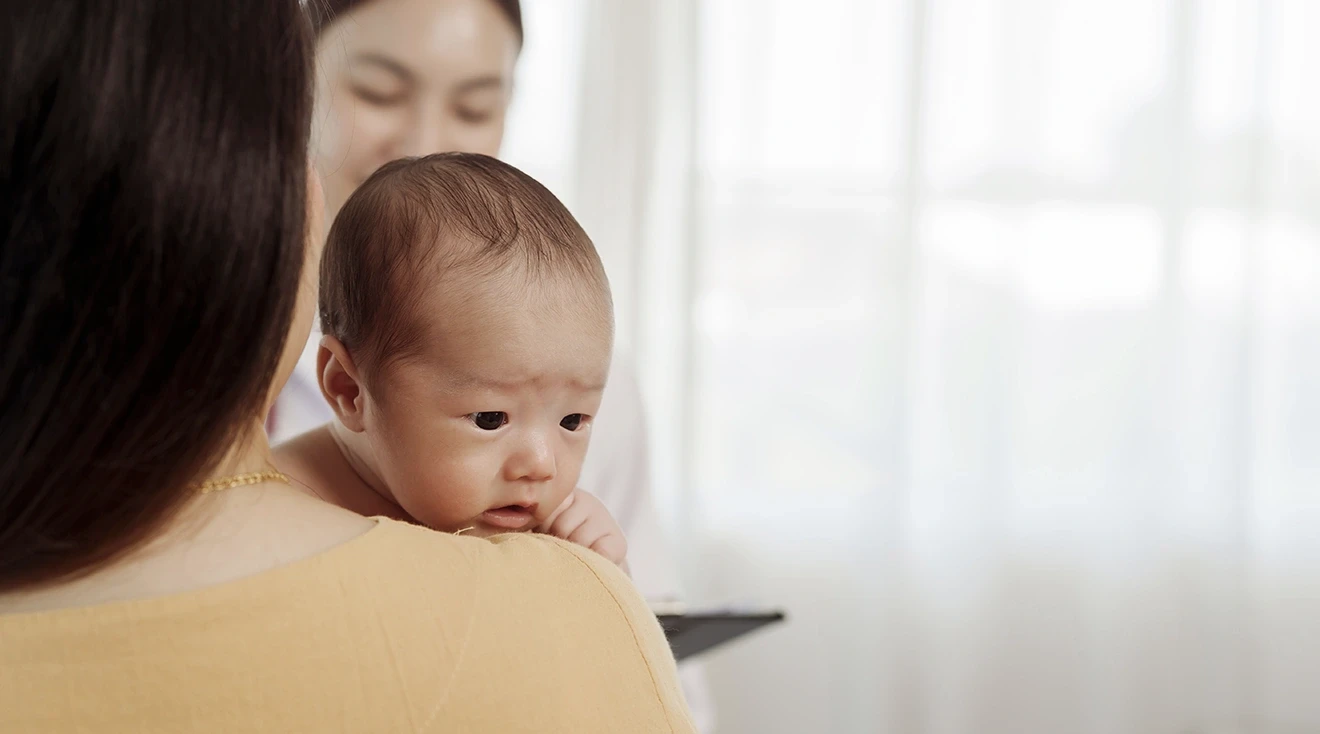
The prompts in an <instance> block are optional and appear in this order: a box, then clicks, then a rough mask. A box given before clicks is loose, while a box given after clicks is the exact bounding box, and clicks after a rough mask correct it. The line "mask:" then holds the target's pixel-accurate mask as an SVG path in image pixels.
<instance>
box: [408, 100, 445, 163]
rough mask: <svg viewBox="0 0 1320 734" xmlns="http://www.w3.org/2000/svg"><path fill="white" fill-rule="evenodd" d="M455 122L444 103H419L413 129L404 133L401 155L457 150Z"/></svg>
mask: <svg viewBox="0 0 1320 734" xmlns="http://www.w3.org/2000/svg"><path fill="white" fill-rule="evenodd" d="M454 123H455V121H454V120H452V119H450V115H449V114H448V113H447V112H446V111H445V108H444V107H443V106H442V105H440V104H437V103H427V104H420V105H418V107H417V111H416V114H415V115H414V116H413V120H412V126H411V129H409V130H408V131H407V133H406V134H405V135H404V139H403V141H402V146H401V148H402V149H401V150H400V151H399V155H400V156H410V157H411V156H424V155H430V154H432V153H445V152H448V151H451V150H457V148H456V147H455V142H454V135H453V131H454Z"/></svg>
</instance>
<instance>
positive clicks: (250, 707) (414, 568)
mask: <svg viewBox="0 0 1320 734" xmlns="http://www.w3.org/2000/svg"><path fill="white" fill-rule="evenodd" d="M691 731H693V728H692V725H691V722H690V720H689V718H688V714H687V709H686V707H685V705H684V703H683V698H682V694H681V693H680V692H679V688H678V681H677V677H676V673H675V668H674V661H673V656H672V655H671V654H670V652H669V649H668V647H667V646H666V644H665V640H664V635H663V633H662V632H661V630H660V628H659V626H658V625H657V623H656V620H655V617H654V616H653V615H652V614H651V613H650V611H649V610H648V609H647V608H646V606H645V604H644V603H643V601H642V600H641V598H640V597H639V596H638V595H637V593H636V591H634V590H633V589H632V587H631V585H630V583H629V582H628V580H627V578H626V577H625V576H624V575H623V574H622V573H621V572H619V571H618V569H616V568H614V567H613V566H612V565H610V564H609V563H608V562H606V561H604V560H603V559H601V558H599V557H597V556H596V555H595V554H593V553H591V552H590V551H586V550H583V549H581V548H578V547H577V546H573V545H570V544H568V543H564V542H561V541H558V540H555V539H553V538H548V537H545V536H530V535H516V536H503V537H499V538H496V539H494V540H482V539H479V538H464V537H455V536H450V535H444V534H440V533H435V532H432V531H429V530H425V529H423V528H418V527H414V526H411V525H406V524H404V523H399V522H395V521H391V520H385V519H381V520H379V525H378V526H377V527H376V528H374V529H372V530H370V531H368V532H367V533H366V534H364V535H362V536H360V537H358V538H357V539H354V540H352V541H349V542H348V543H345V544H344V545H341V546H339V547H337V548H334V549H332V550H330V551H327V552H325V553H322V554H320V555H317V556H314V557H312V558H309V559H306V560H303V561H299V562H297V563H293V564H290V565H288V566H284V567H281V568H277V569H274V570H271V571H267V572H265V573H262V574H258V575H256V576H252V577H249V578H246V579H242V580H239V581H235V582H232V583H228V584H222V585H219V586H213V587H210V588H206V589H202V590H199V591H194V592H189V593H184V594H178V595H173V596H168V597H162V598H157V599H148V600H142V601H130V602H120V603H115V604H106V605H100V606H93V607H87V608H82V609H66V610H59V611H54V612H43V613H36V614H16V615H0V732H6V733H8V732H16V733H17V732H135V733H136V732H171V733H174V732H279V734H292V733H294V732H317V733H318V734H321V733H329V732H344V733H345V734H350V733H351V734H358V733H360V732H575V733H576V732H666V733H668V732H691Z"/></svg>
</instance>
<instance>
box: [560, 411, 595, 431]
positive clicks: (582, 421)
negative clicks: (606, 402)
mask: <svg viewBox="0 0 1320 734" xmlns="http://www.w3.org/2000/svg"><path fill="white" fill-rule="evenodd" d="M590 420H591V416H589V415H583V414H582V413H573V414H571V415H566V416H564V419H563V420H561V421H559V426H560V427H561V428H563V429H565V430H569V431H576V430H578V429H580V428H582V426H585V425H586V424H587V423H588V422H589V421H590Z"/></svg>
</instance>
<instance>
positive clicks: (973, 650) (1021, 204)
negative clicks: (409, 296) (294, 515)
mask: <svg viewBox="0 0 1320 734" xmlns="http://www.w3.org/2000/svg"><path fill="white" fill-rule="evenodd" d="M525 12H526V14H527V18H526V23H527V28H528V31H527V37H528V46H527V48H526V49H525V52H524V56H523V59H522V60H521V62H520V67H519V68H520V73H519V78H518V87H519V88H518V93H517V95H516V96H515V108H514V112H513V117H512V120H511V128H510V137H509V139H508V143H507V145H506V147H505V153H506V154H507V155H506V157H507V159H508V160H509V161H511V162H513V163H515V164H516V165H519V166H522V167H523V168H525V169H526V170H528V171H529V172H531V173H532V174H533V175H535V176H537V177H539V178H540V179H542V180H543V181H545V182H546V183H547V184H549V185H550V186H551V188H552V189H554V190H555V191H556V193H558V194H559V195H560V196H561V197H563V198H564V200H565V201H566V202H567V203H568V205H569V206H570V208H572V209H573V211H574V212H575V213H576V214H578V216H579V217H580V219H581V220H582V221H583V223H584V225H585V226H586V228H587V230H588V232H590V233H591V234H592V236H593V238H594V239H595V241H596V243H597V245H598V247H599V248H600V249H601V251H602V255H603V257H604V258H605V261H606V266H607V268H608V270H609V273H610V276H611V279H612V282H613V284H614V289H615V298H616V303H617V308H618V315H619V337H620V343H619V354H620V356H621V358H625V359H630V360H632V361H634V362H635V363H636V364H637V366H638V367H639V369H640V371H641V374H642V377H643V382H644V388H645V392H646V397H647V400H648V408H649V411H650V423H651V429H652V434H653V439H654V450H655V452H656V464H657V466H656V472H657V476H656V480H657V486H658V493H659V502H660V505H661V509H662V511H663V514H664V516H665V519H666V521H667V524H668V527H669V530H670V532H671V533H672V535H673V538H674V540H675V541H676V543H675V544H676V546H677V547H678V548H680V549H682V553H683V570H684V575H685V583H686V584H687V587H688V591H689V592H690V595H691V598H692V601H693V602H694V603H696V604H699V605H710V604H728V603H754V604H768V605H778V606H783V607H785V608H786V609H787V611H788V613H789V615H790V617H791V621H790V623H789V624H787V625H784V626H781V627H779V628H775V629H773V630H772V631H768V632H765V633H763V634H761V635H758V636H756V637H752V638H748V639H745V640H743V641H740V642H737V643H734V644H732V645H730V646H729V647H728V648H724V649H722V650H720V651H716V652H714V653H712V654H711V655H710V656H709V657H708V658H707V672H708V674H709V677H710V679H711V682H710V686H711V690H712V693H713V696H714V700H715V703H716V707H717V711H718V717H719V728H718V731H720V732H732V733H740V732H901V733H903V734H923V733H926V732H930V733H944V732H950V733H953V732H959V733H961V732H968V733H972V732H975V733H976V734H993V733H998V732H1004V733H1008V732H1014V733H1016V732H1033V733H1034V732H1039V733H1041V734H1045V733H1055V732H1058V733H1063V732H1078V733H1083V732H1086V733H1089V732H1096V733H1100V732H1124V733H1136V732H1151V733H1155V732H1159V733H1164V732H1168V733H1170V734H1174V733H1177V734H1193V733H1200V732H1206V733H1210V732H1242V733H1244V734H1245V733H1248V732H1250V733H1262V734H1263V733H1266V732H1269V733H1271V734H1272V733H1275V732H1289V733H1292V732H1304V731H1320V298H1318V297H1317V289H1320V2H1314V1H1313V0H1200V1H1193V0H1103V1H1102V0H813V1H812V2H804V1H803V0H529V2H527V3H526V6H525Z"/></svg>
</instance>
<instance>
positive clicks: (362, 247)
mask: <svg viewBox="0 0 1320 734" xmlns="http://www.w3.org/2000/svg"><path fill="white" fill-rule="evenodd" d="M504 272H514V273H521V274H522V275H523V276H524V277H525V278H527V279H528V281H529V282H528V283H526V285H527V286H532V285H533V284H534V283H535V281H537V280H540V279H542V278H544V277H546V276H550V277H558V278H564V277H567V278H569V279H571V280H573V281H577V282H585V283H587V284H588V286H589V287H588V288H587V289H586V290H588V291H590V292H591V293H592V294H595V295H596V296H597V297H596V298H595V299H594V302H595V303H596V304H597V305H598V306H603V307H604V308H605V309H606V310H607V311H608V309H609V308H610V301H609V284H608V282H607V280H606V278H605V270H604V267H603V266H602V265H601V262H600V257H599V255H597V253H596V248H595V246H594V245H592V243H591V239H590V238H588V237H587V233H586V232H584V231H583V230H582V227H581V225H579V224H578V222H577V220H576V219H574V218H573V215H572V214H570V213H569V211H568V208H567V207H565V206H564V205H563V203H562V202H560V201H559V199H558V198H556V197H555V195H554V194H552V193H550V190H549V189H547V188H546V187H544V186H542V185H541V184H540V183H538V182H537V181H536V180H535V179H533V178H532V177H531V176H528V175H527V174H525V173H523V172H522V171H520V170H518V169H517V168H514V167H513V166H511V165H509V164H507V163H503V162H501V161H499V160H497V159H495V158H491V157H490V156H485V155H478V154H475V153H438V154H435V155H429V156H425V157H423V158H404V159H401V160H397V161H394V162H392V163H388V164H386V165H384V166H382V167H381V168H380V170H378V171H376V172H375V173H374V174H372V175H371V177H370V178H368V179H367V180H366V181H365V182H364V183H363V184H362V185H361V186H359V187H358V189H357V191H355V192H354V193H353V195H352V196H350V197H349V199H348V201H347V202H345V204H344V207H343V209H341V210H340V212H339V215H338V216H337V217H335V221H334V224H333V225H332V226H331V228H330V235H329V238H328V239H327V241H326V246H325V252H324V254H323V255H322V259H321V288H320V304H319V305H320V315H321V329H322V331H323V332H324V333H326V334H329V335H331V336H334V337H336V338H337V339H339V340H340V341H341V342H343V344H344V345H345V346H346V347H347V348H348V349H349V350H350V351H351V352H353V355H354V360H355V361H357V362H358V363H359V364H364V365H366V366H369V367H370V366H374V367H378V366H380V365H381V364H382V363H383V362H386V361H393V360H396V359H400V358H406V357H408V356H414V355H415V354H417V353H418V351H419V348H420V346H421V344H422V340H421V336H422V333H423V332H422V329H421V326H420V324H419V319H418V318H417V314H418V312H419V311H420V309H421V308H423V304H424V302H425V301H426V295H427V293H428V291H429V288H428V285H429V286H434V285H435V284H437V283H440V282H445V284H446V286H448V285H449V284H455V283H456V281H455V280H453V279H451V278H448V277H447V276H449V275H454V274H461V275H462V276H464V278H467V279H472V280H480V279H482V278H489V277H491V276H494V275H497V274H501V273H504Z"/></svg>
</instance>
